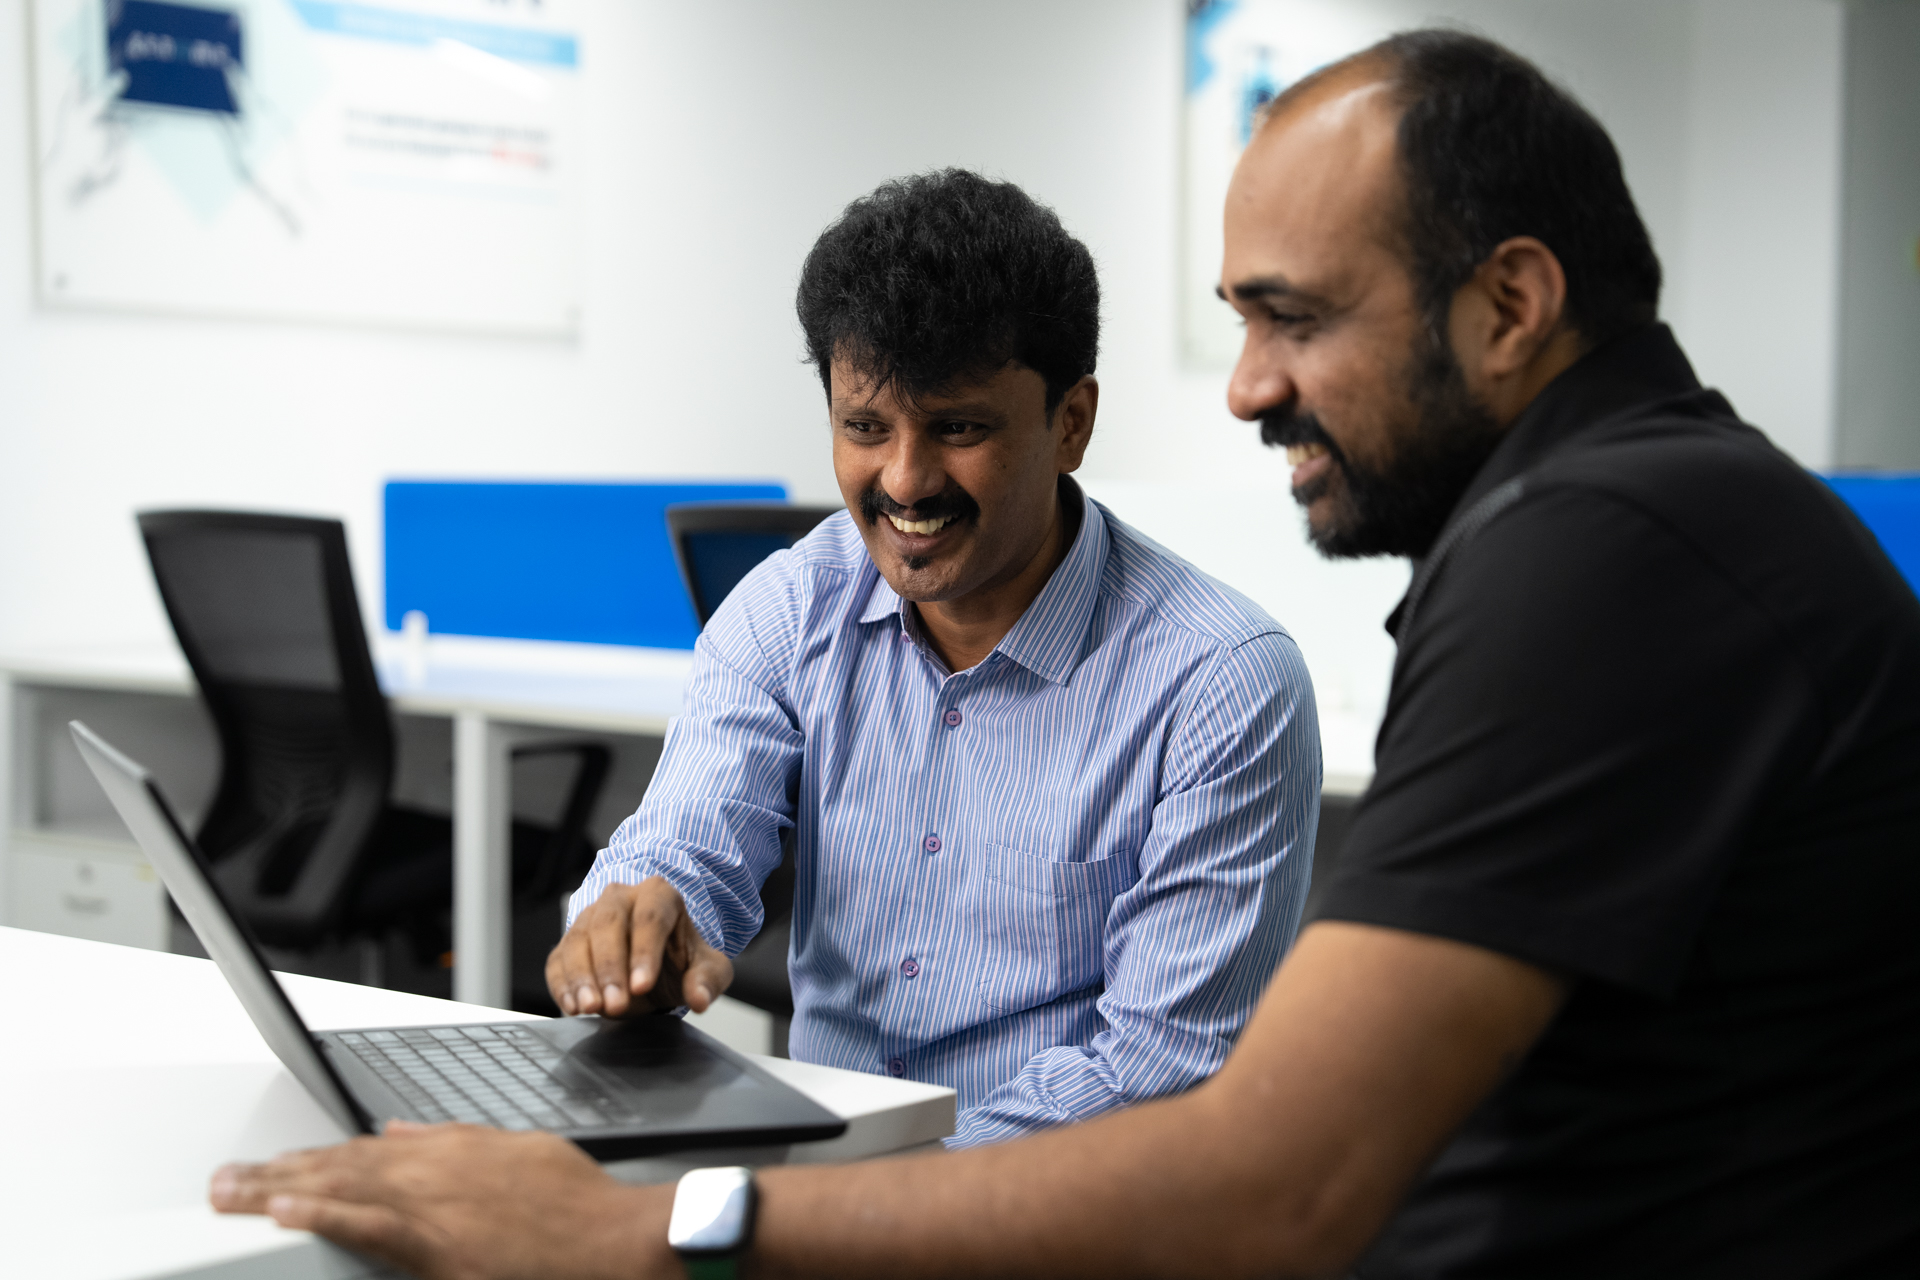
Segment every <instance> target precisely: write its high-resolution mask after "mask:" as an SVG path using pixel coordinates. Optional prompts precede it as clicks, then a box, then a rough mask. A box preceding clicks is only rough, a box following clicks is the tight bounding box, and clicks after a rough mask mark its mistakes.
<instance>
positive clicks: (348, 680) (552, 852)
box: [139, 511, 610, 1004]
mask: <svg viewBox="0 0 1920 1280" xmlns="http://www.w3.org/2000/svg"><path fill="white" fill-rule="evenodd" d="M139 523H140V533H141V536H142V538H143V539H144V540H145V542H146V547H147V555H148V558H149V559H150V561H151V562H152V565H153V574H154V579H155V581H156V582H157V584H158V585H159V588H160V598H161V600H162V602H163V603H164V604H165V606H166V610H167V616H168V618H169V619H171V620H172V623H173V629H174V634H175V635H176V636H177V637H178V638H179V641H180V648H181V650H182V651H183V652H184V653H185V654H186V657H187V662H188V664H189V665H190V666H191V667H192V668H193V674H194V677H195V679H196V680H197V681H198V682H199V686H200V693H201V696H202V698H203V699H205V702H206V706H207V710H208V712H209V713H210V714H211V716H212V718H213V722H214V727H215V729H216V731H217V732H218V735H219V738H220V751H221V771H220V782H219V786H218V788H217V790H216V792H215V794H214V799H213V804H212V805H211V807H210V808H209V809H208V811H207V815H206V817H205V819H204V820H203V821H202V822H201V824H200V830H199V833H198V842H199V845H200V848H201V850H202V851H203V852H204V853H205V855H206V857H207V859H208V861H209V862H210V863H211V864H212V866H211V870H212V872H213V876H214V879H215V880H216V882H217V883H218V884H219V885H220V889H221V891H222V893H224V894H225V895H226V898H227V901H228V902H229V903H230V904H231V906H232V908H233V910H234V911H235V912H236V913H237V914H238V915H240V917H241V918H242V919H244V920H245V921H246V922H247V923H248V925H249V926H251V927H252V928H253V930H254V932H255V933H256V934H257V935H258V936H259V938H260V940H261V941H262V942H263V943H265V944H267V945H269V946H278V947H286V948H290V949H296V950H311V949H313V948H316V947H318V946H320V945H322V944H324V943H329V942H334V941H350V940H356V939H357V940H362V941H366V940H375V941H378V940H383V939H384V938H385V937H386V936H387V935H388V934H389V933H390V932H394V931H399V932H400V933H402V934H404V935H406V936H407V937H408V938H409V939H410V941H411V942H412V943H413V948H414V952H415V954H416V956H418V957H420V958H421V959H422V960H425V959H427V958H429V957H437V956H438V955H439V954H440V953H441V952H443V951H444V950H445V949H446V948H447V946H448V945H449V943H450V936H451V935H450V928H449V916H448V912H449V910H450V907H451V904H452V900H453V828H452V822H451V820H450V819H448V818H446V817H443V816H440V815H436V814H429V813H423V812H420V811H418V810H414V809H408V808H402V807H399V806H395V805H393V804H392V803H391V802H390V800H389V792H390V790H391V787H392V783H393V767H394V731H393V721H392V717H391V714H390V713H389V710H388V707H387V699H386V696H385V695H384V694H383V693H382V692H381V690H380V684H379V680H378V678H377V677H376V676H375V673H374V667H373V655H372V653H371V652H370V651H369V649H368V647H367V637H366V632H365V630H364V629H363V627H362V624H361V619H360V606H359V602H358V599H357V598H356V596H355V593H354V588H353V573H352V569H351V567H350V565H349V564H348V561H347V539H346V529H345V526H343V525H342V524H341V523H340V522H339V521H338V520H317V519H306V518H302V517H297V516H278V515H259V514H251V513H245V512H230V511H150V512H145V513H142V514H141V515H140V517H139ZM556 753H564V754H568V755H572V756H574V757H575V758H576V759H577V761H578V764H577V765H576V767H575V771H574V776H573V782H572V787H571V791H570V794H569V795H568V797H567V800H566V803H565V806H564V809H563V812H562V813H561V815H560V820H559V821H558V822H557V823H555V824H554V825H552V826H542V825H537V824H534V823H530V822H523V821H518V820H516V821H515V822H514V824H513V896H514V901H515V904H516V908H527V909H533V908H536V907H543V908H544V909H545V910H546V911H547V912H548V913H549V914H550V915H551V916H552V917H553V919H552V922H551V931H552V933H553V939H554V940H555V941H557V940H558V937H559V927H560V919H559V910H558V905H557V903H556V901H555V899H557V897H558V896H559V894H560V892H561V891H562V890H563V889H564V888H567V887H569V886H571V885H573V884H577V883H578V882H579V880H580V878H581V876H582V875H584V874H585V871H586V868H587V866H588V865H589V864H590V863H591V861H592V859H593V855H594V846H593V845H592V844H590V843H588V841H587V840H586V838H585V835H584V831H585V826H586V822H587V819H588V815H589V814H590V812H591V811H592V808H593V804H594V801H595V800H596V799H597V798H598V796H599V792H600V787H601V784H602V783H603V782H604V781H605V779H606V774H607V769H608V766H609V763H610V756H609V753H608V751H607V749H606V748H605V747H604V746H601V745H599V744H597V743H566V744H544V745H539V746H532V747H526V748H522V749H519V750H517V751H515V752H514V753H513V754H514V758H515V759H516V760H519V759H523V758H527V757H530V756H536V755H552V754H556ZM539 959H540V960H541V961H544V959H545V954H544V952H543V953H542V954H541V955H540V957H539ZM543 994H544V983H542V984H540V985H539V986H538V987H535V988H534V997H535V998H534V1002H535V1003H536V1004H537V1003H539V999H538V997H539V996H541V995H543ZM519 1002H520V1000H519V999H518V998H517V999H516V1003H519Z"/></svg>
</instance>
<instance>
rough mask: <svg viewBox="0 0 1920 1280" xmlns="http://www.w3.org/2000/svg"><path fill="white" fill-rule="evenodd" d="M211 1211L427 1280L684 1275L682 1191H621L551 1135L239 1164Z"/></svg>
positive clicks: (410, 1140)
mask: <svg viewBox="0 0 1920 1280" xmlns="http://www.w3.org/2000/svg"><path fill="white" fill-rule="evenodd" d="M210 1198H211V1199H212V1201H213V1207H214V1208H215V1209H218V1210H219V1211H220V1212H222V1213H265V1214H268V1215H270V1216H271V1217H272V1218H273V1220H274V1221H275V1222H278V1223H279V1224H280V1225H281V1226H283V1227H297V1228H300V1229H302V1230H306V1231H313V1232H317V1233H318V1234H320V1235H323V1236H325V1237H327V1238H328V1239H329V1240H332V1241H334V1242H335V1243H336V1244H340V1245H344V1246H345V1247H347V1248H349V1249H352V1250H354V1251H356V1252H358V1253H362V1254H365V1255H367V1256H369V1257H372V1258H376V1259H378V1260H380V1261H381V1262H384V1263H386V1264H388V1265H390V1266H394V1267H397V1268H399V1269H400V1270H403V1271H405V1272H407V1273H409V1274H410V1275H416V1276H421V1277H425V1278H426V1280H441V1278H442V1277H445V1278H447V1280H452V1278H454V1277H459V1278H460V1280H481V1278H482V1277H499V1278H501V1280H505V1278H506V1277H528V1276H546V1275H556V1276H570V1277H581V1278H582V1280H591V1278H593V1277H600V1276H608V1277H612V1276H623V1277H630V1276H634V1275H636V1274H638V1275H667V1276H673V1275H683V1274H685V1272H684V1269H683V1268H681V1267H680V1265H679V1263H678V1262H677V1260H676V1259H675V1257H674V1255H673V1252H672V1251H671V1250H670V1249H669V1248H668V1247H667V1215H668V1214H669V1212H670V1211H671V1209H672V1205H673V1188H672V1187H671V1186H664V1187H628V1186H623V1185H622V1184H620V1183H618V1182H616V1181H614V1180H613V1179H612V1178H611V1177H609V1176H607V1174H606V1173H605V1172H604V1171H603V1170H602V1169H601V1168H600V1166H599V1165H597V1164H595V1163H594V1162H593V1159H592V1158H591V1157H590V1156H587V1155H586V1154H584V1153H583V1152H581V1150H580V1149H579V1148H578V1147H576V1146H574V1145H573V1144H572V1143H570V1142H568V1141H567V1140H566V1139H564V1138H557V1137H554V1136H553V1135H552V1134H544V1133H501V1132H499V1131H497V1130H494V1129H482V1128H477V1127H474V1126H472V1125H458V1124H445V1125H415V1124H406V1123H404V1122H399V1121H396V1122H395V1123H393V1124H392V1125H390V1126H389V1127H388V1129H387V1132H386V1136H384V1137H379V1138H356V1139H354V1140H353V1141H352V1142H348V1143H343V1144H342V1145H340V1146H337V1147H327V1148H324V1149H321V1150H317V1151H300V1152H295V1153H293V1154H291V1155H285V1156H281V1157H280V1158H279V1159H277V1160H272V1161H269V1162H268V1163H266V1164H257V1165H228V1166H227V1167H226V1168H224V1169H222V1170H220V1171H219V1172H218V1173H216V1174H215V1175H214V1178H213V1188H212V1193H211V1196H210Z"/></svg>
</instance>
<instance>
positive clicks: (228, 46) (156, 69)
mask: <svg viewBox="0 0 1920 1280" xmlns="http://www.w3.org/2000/svg"><path fill="white" fill-rule="evenodd" d="M107 65H108V66H110V67H112V68H113V69H114V70H115V71H124V72H126V73H127V87H126V89H125V90H123V91H122V92H121V94H120V96H121V97H122V98H123V99H125V100H127V101H129V102H157V103H161V104H163V105H165V106H169V107H188V108H191V109H193V110H196V111H218V112H222V113H225V114H228V115H233V114H237V113H238V112H239V110H240V108H239V107H238V106H237V105H236V104H235V103H234V101H233V90H232V89H231V88H230V87H229V86H228V84H227V69H228V68H229V67H231V68H234V69H236V70H237V69H238V68H239V67H240V66H241V52H240V19H239V17H238V15H236V14H233V13H231V12H227V11H225V10H219V9H201V8H197V7H195V6H192V5H184V4H160V3H157V2H156V0H119V3H113V4H109V5H108V6H107Z"/></svg>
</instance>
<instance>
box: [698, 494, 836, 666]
mask: <svg viewBox="0 0 1920 1280" xmlns="http://www.w3.org/2000/svg"><path fill="white" fill-rule="evenodd" d="M871 567H872V562H871V561H870V560H869V559H868V558H867V551H866V544H865V543H864V542H863V541H862V540H861V538H860V533H859V531H858V530H857V529H855V528H854V526H853V521H852V519H851V518H850V517H849V516H848V515H847V513H846V512H845V511H839V512H835V513H834V514H833V515H831V516H828V517H827V518H826V519H825V520H823V521H821V522H820V524H818V525H817V526H815V527H814V529H813V531H812V532H810V533H808V534H807V536H806V537H804V538H802V539H800V541H798V542H796V543H795V544H794V545H793V546H792V547H791V548H790V549H788V550H784V551H776V552H774V553H773V554H772V555H770V556H768V557H767V558H766V559H764V560H762V561H761V562H760V563H759V564H757V565H755V566H754V567H753V569H751V570H750V571H749V572H748V573H747V575H746V576H745V577H744V578H742V579H741V580H740V582H739V584H738V585H737V586H735V587H734V589H733V590H732V591H731V592H729V593H728V595H727V598H726V599H725V600H724V601H722V602H721V604H720V607H719V608H718V609H716V610H715V611H714V614H713V618H712V620H711V621H709V622H708V623H707V626H706V628H705V629H704V630H703V631H702V632H701V639H702V641H703V642H704V643H705V644H706V645H707V646H708V647H709V648H711V649H712V651H713V652H714V653H715V654H716V655H717V656H720V657H721V658H723V659H725V660H727V661H729V662H731V663H733V664H734V665H736V666H740V667H742V668H743V669H744V668H745V667H746V666H749V665H755V664H757V663H762V662H773V663H775V664H776V665H784V664H785V663H786V662H787V661H788V660H790V659H791V657H792V655H793V654H794V653H796V652H798V651H799V650H800V649H801V648H802V647H804V645H805V644H806V636H807V634H808V633H809V632H811V631H814V630H817V629H818V627H819V626H820V625H821V624H822V622H823V620H830V619H833V618H837V617H840V616H842V615H844V614H846V613H847V612H848V611H849V610H851V611H854V612H857V611H858V610H859V608H860V607H861V605H862V604H863V603H864V602H865V596H866V591H867V590H869V589H871V587H872V581H871V577H872V575H871V573H870V570H871Z"/></svg>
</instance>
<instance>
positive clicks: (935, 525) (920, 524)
mask: <svg viewBox="0 0 1920 1280" xmlns="http://www.w3.org/2000/svg"><path fill="white" fill-rule="evenodd" d="M887 519H889V520H891V521H893V527H894V528H896V529H898V530H899V531H900V532H902V533H938V532H940V530H942V529H944V528H946V527H947V526H948V525H950V524H952V523H953V517H952V516H941V517H940V518H939V519H938V520H902V519H901V518H900V517H899V516H888V517H887Z"/></svg>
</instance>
